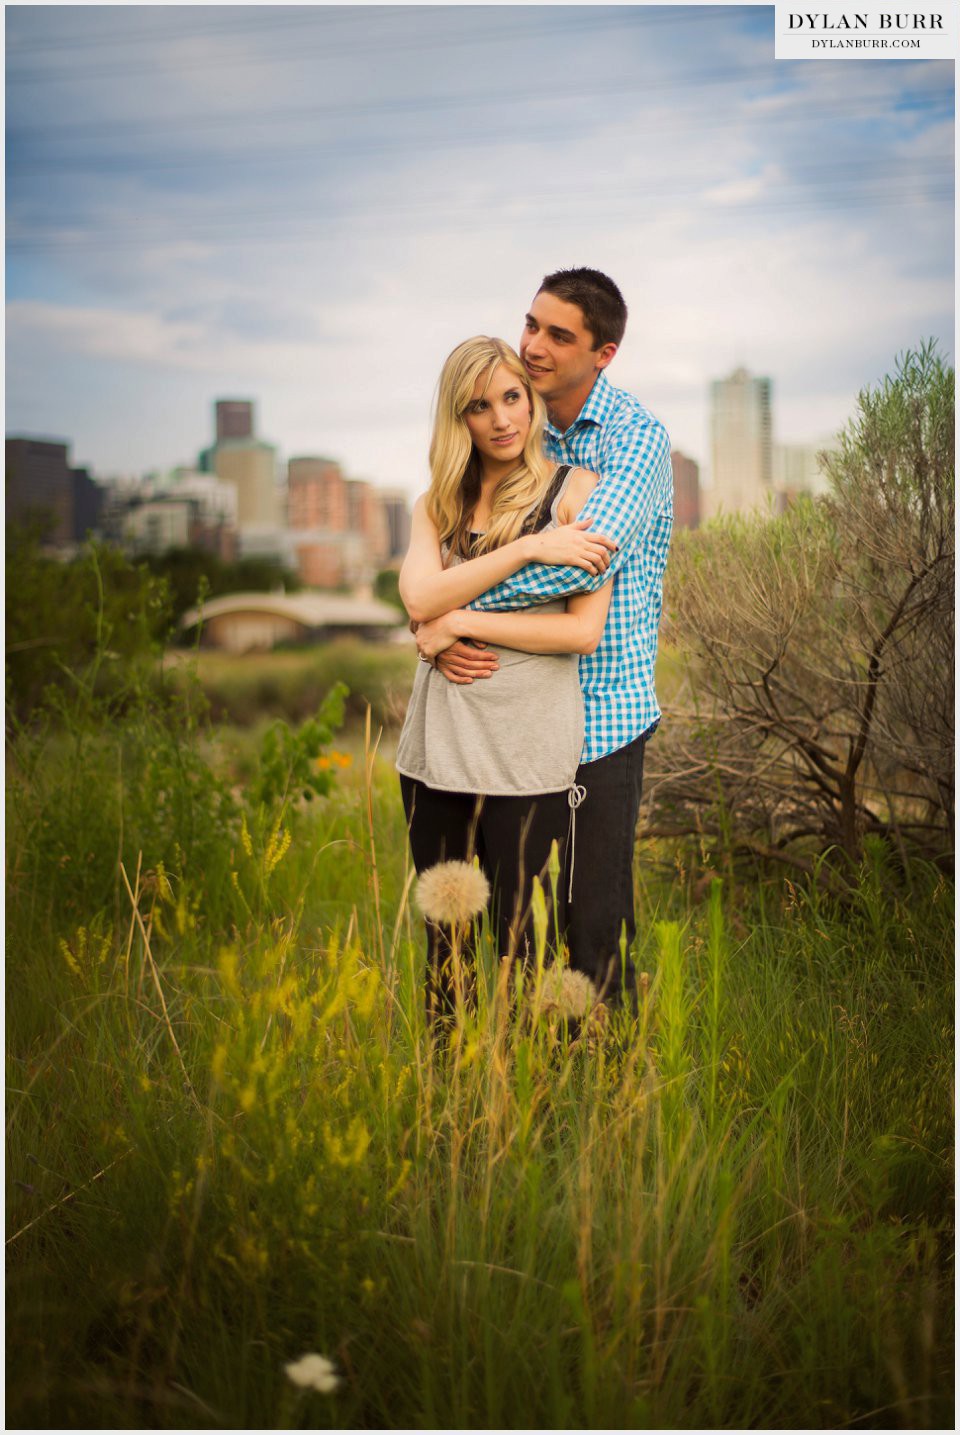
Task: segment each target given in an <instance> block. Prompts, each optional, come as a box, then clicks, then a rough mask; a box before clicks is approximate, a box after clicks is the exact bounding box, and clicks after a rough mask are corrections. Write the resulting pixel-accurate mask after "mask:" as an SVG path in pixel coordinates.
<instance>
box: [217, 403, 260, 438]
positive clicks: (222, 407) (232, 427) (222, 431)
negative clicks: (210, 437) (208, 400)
mask: <svg viewBox="0 0 960 1435" xmlns="http://www.w3.org/2000/svg"><path fill="white" fill-rule="evenodd" d="M213 407H214V416H215V423H216V433H217V443H223V441H224V439H231V438H253V400H252V399H217V401H216V403H215V404H214V406H213Z"/></svg>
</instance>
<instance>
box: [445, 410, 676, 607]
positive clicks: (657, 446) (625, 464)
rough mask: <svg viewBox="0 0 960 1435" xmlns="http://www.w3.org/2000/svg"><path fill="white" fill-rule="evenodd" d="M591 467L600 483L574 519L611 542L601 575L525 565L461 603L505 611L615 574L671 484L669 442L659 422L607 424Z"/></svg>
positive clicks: (590, 587)
mask: <svg viewBox="0 0 960 1435" xmlns="http://www.w3.org/2000/svg"><path fill="white" fill-rule="evenodd" d="M597 468H598V469H599V471H600V482H599V483H598V484H597V486H596V488H595V489H594V490H593V493H592V494H591V495H590V498H589V499H588V500H587V503H586V504H585V505H584V508H583V509H582V511H581V514H580V515H579V516H580V517H584V518H586V517H589V518H592V519H593V523H592V525H591V527H592V531H593V532H595V533H602V534H603V536H604V537H605V538H612V539H613V540H614V542H615V543H616V544H617V551H616V552H615V553H614V555H613V558H612V560H611V562H610V566H609V568H608V569H607V571H606V573H599V574H591V573H586V572H584V571H583V570H582V569H579V568H568V567H555V568H548V567H546V566H545V565H544V564H542V563H528V564H527V565H526V567H524V568H521V569H519V570H518V572H516V573H514V574H513V576H512V577H510V578H507V579H506V580H505V581H504V582H502V583H498V584H497V585H496V587H494V588H489V589H488V590H487V591H486V593H481V595H480V597H479V598H475V599H474V600H473V602H472V603H469V604H468V605H467V606H468V607H469V608H479V609H497V610H500V611H507V610H509V609H511V608H527V607H530V606H532V605H533V604H536V603H545V602H548V601H549V599H551V598H562V597H564V596H566V595H567V594H569V593H593V592H595V591H596V589H597V588H599V587H601V586H602V585H603V583H605V582H606V581H607V580H608V579H609V578H610V576H611V575H613V574H616V573H617V572H618V571H619V569H620V567H621V566H622V564H623V562H624V561H625V559H626V558H627V557H628V556H629V552H630V551H631V545H632V544H634V543H635V542H636V541H638V539H640V538H642V536H643V534H644V533H645V532H646V530H647V529H648V528H649V526H650V523H651V520H652V519H653V516H654V514H655V513H656V512H657V510H658V508H659V506H660V504H661V502H662V500H663V498H664V496H665V495H666V494H667V493H669V492H670V490H671V487H672V484H673V470H672V469H671V467H670V439H669V438H668V436H667V431H666V429H665V428H664V427H663V424H661V423H660V422H659V421H658V420H657V419H651V420H650V421H649V422H647V423H643V424H637V422H636V421H635V420H631V419H630V418H629V417H627V418H625V419H624V420H623V421H622V422H621V423H619V424H615V425H611V427H610V429H609V430H608V432H607V434H606V435H605V436H604V442H603V445H602V449H601V454H600V461H599V462H598V464H597Z"/></svg>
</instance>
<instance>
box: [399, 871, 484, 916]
mask: <svg viewBox="0 0 960 1435" xmlns="http://www.w3.org/2000/svg"><path fill="white" fill-rule="evenodd" d="M489 900H490V883H489V882H488V881H487V879H486V877H485V876H484V874H483V873H482V872H481V871H480V868H479V867H475V866H474V865H473V863H471V862H438V863H437V864H436V866H435V867H428V868H427V870H426V872H424V873H423V874H422V875H421V877H420V880H419V882H418V883H417V906H418V907H419V908H420V910H421V912H422V913H423V915H424V916H425V917H428V918H429V919H430V921H431V922H446V923H447V924H448V925H449V926H452V927H458V926H460V925H461V924H462V923H464V922H469V920H470V918H471V917H475V916H476V915H477V913H478V912H482V911H483V909H484V907H485V906H486V905H487V902H488V901H489Z"/></svg>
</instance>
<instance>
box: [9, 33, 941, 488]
mask: <svg viewBox="0 0 960 1435" xmlns="http://www.w3.org/2000/svg"><path fill="white" fill-rule="evenodd" d="M6 34H7V124H8V139H7V166H8V168H7V246H8V254H7V266H8V267H7V294H8V314H7V361H8V377H7V431H8V432H17V433H34V434H54V435H60V436H62V437H65V438H68V439H70V440H71V443H72V452H73V456H74V459H75V461H76V462H78V463H86V464H89V465H91V466H92V468H93V470H94V471H95V472H96V473H97V474H100V475H106V474H111V473H118V472H125V473H131V472H140V471H144V470H147V469H153V468H163V467H168V466H170V465H173V464H176V463H183V462H188V463H189V462H192V461H193V460H194V458H195V455H196V453H197V450H198V449H200V448H201V447H203V446H204V445H205V444H206V443H207V442H209V439H210V428H211V416H210V411H211V406H212V402H213V400H214V398H216V397H217V396H218V395H224V396H236V397H253V398H255V399H256V400H257V406H258V428H259V432H260V434H261V436H262V437H264V438H267V439H269V440H270V441H272V442H276V443H277V444H278V446H279V448H280V451H281V455H282V456H283V457H289V456H291V455H295V454H298V453H323V454H327V455H330V456H332V457H336V458H339V459H340V460H341V461H342V462H343V463H344V465H345V467H346V468H347V470H348V472H349V473H350V474H351V475H353V476H357V477H368V478H371V479H373V480H374V481H375V482H378V483H381V484H396V485H399V486H400V487H403V488H406V489H408V490H409V492H410V493H411V494H413V493H416V492H418V491H420V490H421V489H422V488H423V486H424V484H425V479H426V447H427V439H428V432H429V410H430V403H431V398H432V394H433V390H434V386H435V383H436V378H437V374H438V372H439V368H440V365H441V363H442V361H443V358H444V357H445V355H446V354H447V353H448V352H449V350H450V349H451V348H452V347H453V346H454V345H455V344H456V343H458V342H459V341H460V340H461V339H463V338H466V337H467V336H468V335H470V334H473V333H478V332H485V333H492V334H498V335H500V336H502V337H504V338H506V339H508V340H510V341H511V342H513V343H516V341H517V339H518V337H519V332H520V326H521V321H522V316H523V313H524V311H525V310H526V308H527V306H528V304H529V301H530V299H531V297H532V295H533V293H534V292H535V290H536V287H537V283H538V281H539V279H540V277H541V276H542V274H543V273H544V272H546V271H547V270H549V269H553V268H556V267H559V266H565V265H568V264H591V265H594V266H595V267H597V268H601V269H605V270H606V271H607V272H609V273H610V274H611V275H612V276H613V277H614V278H615V279H616V280H617V282H618V283H619V284H620V287H621V288H622V290H623V292H624V294H625V296H626V298H627V302H628V304H629V306H630V313H631V318H630V324H629V328H628V334H627V339H626V342H625V344H624V346H623V348H622V350H621V352H620V354H619V355H618V356H617V359H616V360H615V364H614V367H613V368H612V369H611V370H610V377H611V378H612V380H613V381H614V382H615V383H619V384H621V385H623V386H624V387H626V388H629V389H632V390H633V391H634V392H635V393H637V394H638V395H639V396H640V397H641V398H642V399H643V401H644V402H645V403H647V405H648V406H649V407H650V408H651V409H653V411H654V412H655V413H657V414H658V416H659V417H660V418H662V419H663V421H664V422H665V423H666V425H667V427H668V429H669V430H670V432H671V436H672V438H673V442H674V446H675V447H678V448H682V449H683V450H684V451H686V452H688V453H690V454H692V455H693V456H694V457H695V458H697V459H698V460H699V461H700V462H701V463H702V464H704V466H706V461H707V459H708V450H707V386H708V384H709V381H710V379H712V378H715V377H718V376H721V375H723V374H725V373H727V372H729V370H730V369H731V368H733V367H734V366H735V365H737V364H740V363H743V364H745V365H746V366H747V367H748V368H750V369H752V370H753V371H754V372H756V373H763V374H768V375H770V377H771V378H772V379H773V384H774V405H775V429H776V432H775V437H777V438H779V439H781V440H784V441H794V442H802V441H817V440H820V439H821V438H822V437H823V436H825V435H826V434H827V433H829V432H830V431H831V430H833V429H834V428H836V427H837V426H838V425H840V424H841V423H842V422H843V421H844V420H845V419H846V418H847V417H848V416H849V414H850V412H851V410H852V407H853V403H854V400H855V397H856V393H857V391H858V389H859V388H861V387H862V386H863V385H864V384H866V383H870V382H873V381H875V380H876V379H877V378H878V377H880V376H881V375H882V374H883V373H884V372H885V371H887V370H889V369H890V367H891V365H892V362H893V358H894V355H895V354H896V353H897V352H898V351H899V350H902V349H903V348H904V347H906V346H908V345H915V344H916V343H918V342H919V341H920V340H921V339H922V338H924V337H927V336H930V335H932V336H934V337H937V338H938V339H939V340H940V341H941V346H942V348H943V350H944V352H946V353H947V354H948V355H949V356H950V357H951V358H952V338H953V332H954V321H953V268H952V255H953V214H954V208H953V144H954V125H953V106H954V88H953V87H954V72H953V65H952V64H951V63H950V62H946V61H944V62H939V61H907V60H883V61H879V60H866V61H852V60H837V59H824V60H822V61H821V60H818V61H798V62H792V63H788V62H783V61H780V62H775V61H774V59H773V10H772V8H767V7H751V6H743V7H735V6H729V7H728V6H716V7H711V8H706V7H680V6H676V7H670V6H663V7H654V6H650V7H638V6H629V7H609V8H608V7H602V6H597V7H589V8H587V7H579V6H571V7H558V6H544V7H539V6H506V7H501V6H462V7H459V6H458V7H448V6H438V7H405V6H404V7H400V6H397V7H390V6H388V7H383V8H378V7H374V6H338V7H315V6H308V7H301V8H294V7H282V6H278V7H270V8H267V7H261V6H252V7H239V6H236V7H235V6H224V7H215V8H214V7H198V6H170V7H154V6H144V7H139V6H138V7H133V6H130V7H127V6H120V7H114V6H110V7H106V6H104V7H81V6H63V7H47V6H13V7H8V8H7V10H6Z"/></svg>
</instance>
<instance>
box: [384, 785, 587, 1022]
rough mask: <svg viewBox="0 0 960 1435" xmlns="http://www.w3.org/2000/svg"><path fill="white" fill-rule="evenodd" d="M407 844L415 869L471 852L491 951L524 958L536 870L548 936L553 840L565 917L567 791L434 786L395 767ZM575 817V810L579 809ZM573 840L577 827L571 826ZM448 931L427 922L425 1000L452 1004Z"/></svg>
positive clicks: (440, 1006) (444, 1008)
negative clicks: (485, 882)
mask: <svg viewBox="0 0 960 1435" xmlns="http://www.w3.org/2000/svg"><path fill="white" fill-rule="evenodd" d="M400 790H401V792H402V794H403V807H404V811H405V812H406V814H407V825H408V827H409V829H410V848H411V851H412V853H413V864H414V866H415V867H416V869H417V872H418V873H420V872H424V871H426V869H427V868H428V867H433V866H434V865H435V864H436V863H437V862H452V861H461V862H470V861H472V860H473V858H474V857H477V858H478V859H479V862H480V866H481V867H482V869H483V871H484V872H485V873H486V875H487V877H488V879H489V881H490V886H491V889H492V894H493V896H492V902H491V907H492V916H493V920H494V933H495V936H496V941H497V951H498V952H499V954H500V955H501V956H507V955H509V956H511V957H519V958H521V959H525V958H526V957H527V956H529V955H530V954H531V953H532V951H533V930H532V919H531V910H530V897H531V893H532V890H533V879H534V877H539V878H540V880H541V882H542V883H543V886H544V895H545V896H546V899H547V914H548V928H547V941H548V942H551V943H554V942H556V940H557V936H558V933H557V932H556V931H555V930H554V923H553V901H552V897H551V892H550V887H549V885H548V882H547V878H546V866H547V862H548V860H549V857H550V847H551V844H552V843H553V842H554V841H556V843H557V845H558V847H559V851H560V869H561V870H560V878H559V880H558V884H557V920H558V922H559V929H560V933H562V932H563V929H564V925H565V921H566V896H567V887H566V877H565V872H566V844H567V831H568V828H569V822H570V809H569V804H568V800H567V793H566V792H565V791H564V792H546V793H541V794H539V795H538V796H536V797H484V796H479V795H477V794H476V793H472V792H440V791H438V790H437V789H436V788H433V787H427V786H426V785H425V784H424V783H422V782H418V781H417V780H416V779H415V778H412V777H405V776H404V775H403V774H402V773H401V774H400ZM578 821H579V814H578ZM577 840H578V843H579V833H578V834H577ZM450 951H451V948H450V938H449V932H448V931H446V930H445V929H444V928H443V927H441V926H438V925H437V924H436V923H434V922H429V921H428V922H427V979H428V985H427V1005H428V1010H429V1009H431V1008H432V1007H433V1006H434V1003H435V1009H436V1010H437V1011H438V1012H443V1013H449V1012H451V1011H452V1010H453V984H452V978H451V972H450Z"/></svg>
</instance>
